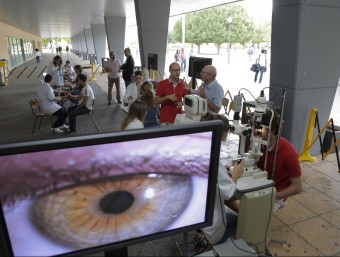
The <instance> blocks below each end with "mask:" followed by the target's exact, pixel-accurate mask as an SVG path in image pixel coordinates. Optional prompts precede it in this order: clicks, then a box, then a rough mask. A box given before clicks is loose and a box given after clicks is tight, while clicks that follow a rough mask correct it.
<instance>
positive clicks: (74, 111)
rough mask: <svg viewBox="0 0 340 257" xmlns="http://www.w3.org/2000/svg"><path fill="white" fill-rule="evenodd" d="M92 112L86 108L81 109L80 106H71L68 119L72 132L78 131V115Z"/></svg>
mask: <svg viewBox="0 0 340 257" xmlns="http://www.w3.org/2000/svg"><path fill="white" fill-rule="evenodd" d="M90 112H91V110H89V109H87V107H86V106H82V107H79V105H75V106H71V107H69V108H68V119H69V121H70V131H76V129H77V120H76V119H77V115H81V114H83V113H90Z"/></svg>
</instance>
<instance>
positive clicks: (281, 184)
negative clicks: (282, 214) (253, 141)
mask: <svg viewBox="0 0 340 257" xmlns="http://www.w3.org/2000/svg"><path fill="white" fill-rule="evenodd" d="M273 115H274V116H273ZM272 116H273V120H272V123H271V125H270V120H271V117H272ZM269 126H270V128H271V134H270V146H269V150H268V156H267V167H266V171H267V172H268V176H269V178H271V179H273V180H274V181H275V188H276V192H277V193H276V202H275V211H276V210H277V209H280V208H282V207H284V206H285V205H286V204H287V202H286V201H287V197H289V196H293V195H296V194H299V193H300V192H301V191H302V180H301V167H300V162H299V159H298V153H297V152H296V150H295V148H294V146H293V145H292V144H291V143H290V142H289V141H287V140H286V139H284V138H283V137H281V136H279V135H280V134H281V133H280V132H279V131H280V129H281V128H280V115H279V114H278V113H276V112H273V114H272V112H271V111H268V112H266V113H265V114H264V115H263V116H262V139H263V140H267V138H268V131H269ZM276 149H277V154H276V159H275V152H276ZM266 150H267V147H266V146H264V145H262V148H261V152H262V153H263V156H261V158H260V160H259V162H258V163H257V166H258V167H259V168H260V169H262V170H263V169H264V164H265V157H266ZM274 160H275V170H274Z"/></svg>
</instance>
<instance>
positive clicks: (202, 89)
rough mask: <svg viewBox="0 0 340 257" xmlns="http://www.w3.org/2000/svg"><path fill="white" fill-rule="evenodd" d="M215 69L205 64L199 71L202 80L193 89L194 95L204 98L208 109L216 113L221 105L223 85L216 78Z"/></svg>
mask: <svg viewBox="0 0 340 257" xmlns="http://www.w3.org/2000/svg"><path fill="white" fill-rule="evenodd" d="M216 75H217V71H216V68H215V67H214V66H212V65H206V66H204V68H203V69H202V71H201V80H202V81H203V82H204V83H203V84H202V85H201V86H199V88H198V89H197V90H196V91H194V93H195V94H196V95H199V96H200V97H202V98H204V99H205V100H206V101H207V103H208V111H212V112H216V113H218V112H219V111H220V109H221V107H222V99H223V96H224V90H223V87H222V86H221V85H220V84H219V83H218V82H217V80H216Z"/></svg>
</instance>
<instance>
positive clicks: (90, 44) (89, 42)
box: [84, 29, 95, 54]
mask: <svg viewBox="0 0 340 257" xmlns="http://www.w3.org/2000/svg"><path fill="white" fill-rule="evenodd" d="M84 35H85V42H86V48H87V53H88V54H95V51H94V44H93V36H92V30H91V29H84Z"/></svg>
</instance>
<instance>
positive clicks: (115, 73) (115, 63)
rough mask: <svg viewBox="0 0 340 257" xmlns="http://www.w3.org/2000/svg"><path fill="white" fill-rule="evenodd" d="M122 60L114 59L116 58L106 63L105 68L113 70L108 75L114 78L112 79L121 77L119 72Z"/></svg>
mask: <svg viewBox="0 0 340 257" xmlns="http://www.w3.org/2000/svg"><path fill="white" fill-rule="evenodd" d="M120 65H121V64H120V60H119V59H114V60H111V59H109V60H108V61H107V62H106V65H105V67H104V68H109V69H111V71H110V72H109V74H108V77H109V78H112V79H115V78H118V77H119V73H120V68H119V67H120Z"/></svg>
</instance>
